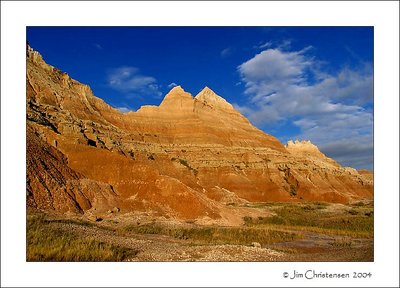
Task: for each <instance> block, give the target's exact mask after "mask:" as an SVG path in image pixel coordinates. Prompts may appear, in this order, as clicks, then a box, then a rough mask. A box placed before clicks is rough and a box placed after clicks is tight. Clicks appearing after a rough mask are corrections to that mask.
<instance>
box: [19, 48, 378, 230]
mask: <svg viewBox="0 0 400 288" xmlns="http://www.w3.org/2000/svg"><path fill="white" fill-rule="evenodd" d="M26 65H27V67H26V68H27V69H26V87H27V90H26V93H27V96H26V117H27V122H26V124H27V126H26V133H27V146H26V149H27V170H26V187H27V189H26V201H27V207H28V208H29V209H32V208H33V209H35V210H41V211H48V212H51V213H56V214H57V213H58V214H62V215H70V216H71V217H72V216H73V215H81V216H82V217H85V218H87V219H92V220H96V219H97V220H98V221H102V220H105V219H113V217H114V218H115V219H117V218H118V217H123V216H121V215H127V217H126V218H129V217H128V216H129V215H131V216H132V217H134V215H151V216H152V217H155V218H157V217H162V218H163V219H174V220H180V221H191V223H197V224H199V225H206V224H217V225H225V226H235V225H243V223H244V222H245V220H243V219H246V218H245V217H246V216H248V217H259V218H260V217H261V216H262V217H268V216H271V215H273V213H272V214H271V213H270V212H268V211H266V210H263V209H251V208H249V207H251V206H252V204H254V203H275V202H279V203H283V202H287V203H307V202H309V201H311V202H312V201H320V202H328V203H337V205H339V204H343V205H348V204H351V203H354V202H357V201H358V202H359V201H365V200H372V199H373V178H372V174H371V173H369V172H366V171H361V172H359V171H357V170H356V169H353V168H349V167H342V166H341V165H340V164H338V163H337V162H335V161H334V160H333V159H331V158H329V157H327V156H325V155H324V154H323V153H321V152H320V151H319V149H318V147H317V146H315V145H313V144H312V143H311V142H309V141H294V142H293V141H289V143H287V145H283V144H282V143H280V142H279V140H278V139H276V138H275V137H273V136H271V135H268V134H266V133H264V132H263V131H261V130H259V129H258V128H256V127H254V126H253V125H252V124H251V123H250V122H249V121H248V120H247V119H246V117H244V116H243V115H242V114H241V113H239V112H238V111H237V110H236V109H235V108H234V107H233V106H232V105H231V104H230V103H228V102H227V101H226V100H225V99H223V98H222V97H221V96H219V95H217V94H216V93H215V92H214V91H212V90H211V89H210V88H208V87H205V88H204V89H203V90H202V91H201V92H199V93H198V94H197V95H196V96H193V95H191V94H190V93H188V92H186V91H185V90H184V89H183V88H182V87H180V86H177V87H174V88H173V89H172V90H171V91H170V92H169V93H168V94H167V95H166V96H165V98H164V99H163V100H162V102H161V104H160V105H159V106H142V107H141V108H140V109H139V110H137V111H136V112H133V111H131V112H128V113H122V112H120V111H119V110H117V109H115V108H113V107H111V106H110V105H108V104H107V103H105V102H104V101H103V100H101V99H99V98H97V97H96V96H94V95H93V92H92V91H91V89H90V87H89V86H87V85H85V84H82V83H80V82H78V81H76V80H74V79H72V78H70V76H69V75H68V74H66V73H64V72H62V71H60V70H58V69H57V68H55V67H52V66H50V65H48V64H47V63H46V62H45V61H44V60H43V58H42V56H41V55H40V54H39V53H38V52H37V51H34V50H33V49H32V48H30V47H29V46H28V47H27V54H26ZM262 217H261V218H262ZM261 218H260V219H261ZM247 219H248V218H247Z"/></svg>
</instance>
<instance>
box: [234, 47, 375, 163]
mask: <svg viewBox="0 0 400 288" xmlns="http://www.w3.org/2000/svg"><path fill="white" fill-rule="evenodd" d="M310 51H312V49H311V47H307V48H305V49H302V50H300V51H284V50H282V49H279V48H275V49H267V50H264V51H262V52H260V53H259V54H257V55H255V56H254V57H253V58H251V59H249V60H248V61H246V62H244V63H242V64H241V65H239V66H238V71H239V73H240V76H241V79H242V81H243V82H244V83H245V91H244V93H245V95H246V96H247V97H249V99H250V104H249V105H247V106H246V107H239V111H242V112H243V113H245V114H246V115H247V116H248V117H249V119H250V120H251V121H252V122H254V123H255V124H258V125H260V126H269V127H272V126H273V125H276V124H274V123H285V122H286V123H290V124H292V125H295V126H297V127H299V128H300V131H301V133H300V134H299V135H296V136H295V137H296V138H299V139H310V140H312V141H313V142H314V143H316V144H317V145H319V146H321V147H322V149H323V150H324V151H325V152H326V153H327V154H328V155H330V156H332V157H333V156H335V157H336V159H337V160H338V161H342V163H346V164H352V165H353V166H355V167H362V166H363V165H364V166H368V167H369V168H370V166H372V162H371V161H370V160H371V159H372V157H371V155H372V151H373V147H372V125H373V119H372V104H373V103H372V101H373V88H372V85H373V81H372V68H371V65H370V64H365V65H364V67H362V68H358V69H350V68H343V69H342V70H341V71H339V72H338V73H336V74H334V75H330V74H329V73H326V72H323V70H322V69H321V67H320V66H321V65H320V62H318V60H317V59H315V58H314V57H312V56H311V55H310ZM342 139H346V140H347V141H349V142H348V143H350V142H351V143H353V144H354V145H353V146H351V147H353V149H357V147H356V144H357V143H359V144H360V143H363V141H367V143H368V145H367V146H363V148H362V149H361V146H359V148H360V150H359V151H360V153H361V154H362V155H361V154H360V153H353V155H355V156H354V157H351V161H350V160H349V159H350V158H349V153H347V152H345V151H347V150H344V149H342V148H343V145H344V144H343V143H344V142H341V141H340V140H342ZM348 147H350V146H348ZM341 151H343V152H341ZM346 153H347V154H346ZM356 158H357V159H358V160H357V159H356ZM363 159H364V160H363ZM363 161H364V162H363ZM365 161H366V162H365ZM368 161H369V162H368Z"/></svg>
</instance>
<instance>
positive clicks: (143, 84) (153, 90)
mask: <svg viewBox="0 0 400 288" xmlns="http://www.w3.org/2000/svg"><path fill="white" fill-rule="evenodd" d="M107 83H108V85H109V86H110V87H111V88H113V89H115V90H118V91H120V92H123V93H127V94H128V93H129V94H130V95H131V94H133V93H137V94H139V95H141V96H144V95H145V96H153V97H160V96H161V95H162V93H161V92H160V86H159V85H158V84H157V80H156V79H155V78H154V77H151V76H146V75H142V74H141V73H140V71H139V69H138V68H136V67H129V66H124V67H119V68H115V69H112V70H111V71H110V73H109V74H108V77H107Z"/></svg>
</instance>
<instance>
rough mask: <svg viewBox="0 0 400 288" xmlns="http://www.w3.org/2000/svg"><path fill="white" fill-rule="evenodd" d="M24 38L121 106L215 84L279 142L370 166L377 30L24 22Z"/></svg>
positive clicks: (350, 163)
mask: <svg viewBox="0 0 400 288" xmlns="http://www.w3.org/2000/svg"><path fill="white" fill-rule="evenodd" d="M27 40H28V41H29V43H30V45H31V46H32V47H33V48H34V49H36V50H38V51H39V52H40V53H41V54H42V55H43V57H44V59H45V61H47V62H48V63H49V64H51V65H53V66H55V67H57V68H59V69H61V70H62V71H65V72H67V73H68V74H70V75H71V77H72V78H75V79H77V80H78V81H80V82H82V83H85V84H88V85H89V86H90V87H91V88H92V90H93V92H94V94H95V95H96V96H98V97H100V98H102V99H104V100H105V101H106V102H107V103H108V104H110V105H111V106H113V107H116V108H119V109H121V110H123V111H127V110H137V109H138V108H139V107H140V106H142V105H158V104H159V103H160V102H161V101H162V99H163V97H164V95H165V94H166V93H167V92H168V91H169V90H170V89H171V88H172V87H173V86H174V85H181V86H182V87H183V88H184V89H185V90H186V91H188V92H190V93H192V94H193V95H196V94H197V93H198V92H199V91H200V90H201V89H202V88H203V87H204V86H209V87H210V88H211V89H213V90H214V91H215V92H216V93H217V94H219V95H221V96H223V97H224V98H225V99H226V100H228V101H229V102H230V103H232V104H233V105H234V106H235V107H236V108H237V109H238V110H239V111H241V112H242V113H243V114H244V115H245V116H247V117H248V118H249V119H250V121H251V122H252V123H253V124H254V125H255V126H257V127H258V128H260V129H262V130H263V131H265V132H266V133H269V134H272V135H274V136H276V137H278V138H279V139H280V140H281V141H282V142H283V143H286V142H287V141H288V140H289V139H299V140H303V139H309V140H311V141H312V142H313V143H315V144H316V145H318V146H319V147H320V149H321V150H322V152H324V153H325V154H327V155H328V156H330V157H332V158H334V159H335V160H337V161H338V162H339V163H341V164H342V165H344V166H351V167H354V168H357V169H361V168H366V169H370V170H372V169H373V131H372V128H373V28H372V27H28V28H27Z"/></svg>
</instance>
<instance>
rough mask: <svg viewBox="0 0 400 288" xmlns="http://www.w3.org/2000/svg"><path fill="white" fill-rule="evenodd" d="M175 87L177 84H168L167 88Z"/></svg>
mask: <svg viewBox="0 0 400 288" xmlns="http://www.w3.org/2000/svg"><path fill="white" fill-rule="evenodd" d="M175 86H178V84H176V83H175V82H172V83H170V84H168V88H173V87H175Z"/></svg>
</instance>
